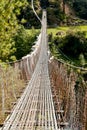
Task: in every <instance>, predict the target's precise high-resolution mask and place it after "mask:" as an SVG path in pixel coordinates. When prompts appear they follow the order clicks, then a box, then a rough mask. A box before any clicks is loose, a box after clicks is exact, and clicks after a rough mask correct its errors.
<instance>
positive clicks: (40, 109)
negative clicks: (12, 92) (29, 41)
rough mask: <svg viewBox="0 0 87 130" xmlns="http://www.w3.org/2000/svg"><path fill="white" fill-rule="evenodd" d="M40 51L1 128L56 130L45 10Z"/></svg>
mask: <svg viewBox="0 0 87 130" xmlns="http://www.w3.org/2000/svg"><path fill="white" fill-rule="evenodd" d="M42 21H43V26H42V34H41V35H42V38H41V52H40V57H39V60H38V63H37V65H36V68H35V71H34V73H33V76H32V78H31V80H30V82H29V84H28V86H27V88H26V90H25V92H24V93H23V95H22V97H21V98H20V99H19V101H18V103H17V105H16V107H15V108H14V110H13V112H12V114H11V115H10V117H9V118H8V119H7V121H6V122H5V123H4V126H3V128H2V130H58V129H57V122H56V117H55V111H54V105H53V100H52V93H51V88H50V80H49V72H48V55H47V39H46V11H45V10H44V11H43V19H42Z"/></svg>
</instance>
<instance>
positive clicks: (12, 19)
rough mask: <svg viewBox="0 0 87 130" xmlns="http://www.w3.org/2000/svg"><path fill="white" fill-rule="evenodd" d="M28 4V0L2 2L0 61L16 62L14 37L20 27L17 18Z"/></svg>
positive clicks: (0, 7) (0, 4)
mask: <svg viewBox="0 0 87 130" xmlns="http://www.w3.org/2000/svg"><path fill="white" fill-rule="evenodd" d="M26 4H27V1H26V0H1V1H0V60H1V61H9V60H14V59H15V57H14V56H13V54H14V52H15V51H16V48H15V42H14V41H13V38H12V37H13V36H14V35H15V34H16V31H17V29H18V27H19V24H18V19H17V16H18V15H19V14H20V12H21V9H22V8H24V7H25V6H26Z"/></svg>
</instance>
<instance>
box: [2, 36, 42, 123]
mask: <svg viewBox="0 0 87 130" xmlns="http://www.w3.org/2000/svg"><path fill="white" fill-rule="evenodd" d="M40 42H41V34H40V35H39V36H38V38H37V41H36V42H35V45H34V46H33V47H32V52H31V53H30V54H28V55H27V56H24V57H22V59H20V60H18V61H15V62H11V63H9V64H5V65H0V124H3V121H4V120H5V118H6V116H7V115H8V114H10V112H11V109H12V107H13V106H14V105H15V103H16V101H17V99H18V98H19V97H20V95H21V93H22V92H23V90H24V88H25V86H26V83H27V81H29V80H30V78H31V76H32V74H33V72H34V69H35V66H36V64H37V61H38V58H39V53H40V49H41V45H40Z"/></svg>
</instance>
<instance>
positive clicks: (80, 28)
mask: <svg viewBox="0 0 87 130" xmlns="http://www.w3.org/2000/svg"><path fill="white" fill-rule="evenodd" d="M70 30H73V31H85V32H86V37H87V25H84V26H66V27H57V28H48V30H47V32H48V34H50V33H52V34H53V36H55V35H56V33H57V32H61V31H62V32H64V33H66V32H67V31H70Z"/></svg>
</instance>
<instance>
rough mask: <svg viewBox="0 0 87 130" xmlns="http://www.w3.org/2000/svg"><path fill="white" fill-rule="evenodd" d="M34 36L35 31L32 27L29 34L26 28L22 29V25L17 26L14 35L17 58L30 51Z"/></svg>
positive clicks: (35, 34)
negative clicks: (17, 28)
mask: <svg viewBox="0 0 87 130" xmlns="http://www.w3.org/2000/svg"><path fill="white" fill-rule="evenodd" d="M36 36H37V33H36V31H35V30H34V28H33V29H32V32H31V34H29V32H28V30H26V29H24V27H23V26H21V27H20V28H19V30H18V32H17V34H16V35H15V36H14V41H15V48H16V52H15V56H16V58H17V59H21V57H23V56H25V55H26V54H28V53H30V52H31V48H32V46H33V45H34V41H35V39H36Z"/></svg>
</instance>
